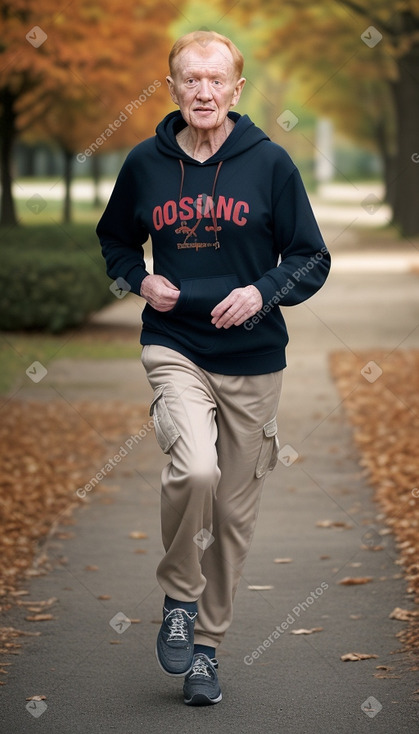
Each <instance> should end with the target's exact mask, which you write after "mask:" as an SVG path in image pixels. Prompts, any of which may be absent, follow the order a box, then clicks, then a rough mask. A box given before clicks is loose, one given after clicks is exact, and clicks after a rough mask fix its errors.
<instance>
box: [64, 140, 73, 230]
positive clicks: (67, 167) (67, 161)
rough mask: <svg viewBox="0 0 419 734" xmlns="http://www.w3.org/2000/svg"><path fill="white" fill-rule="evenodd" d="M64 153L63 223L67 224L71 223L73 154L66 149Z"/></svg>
mask: <svg viewBox="0 0 419 734" xmlns="http://www.w3.org/2000/svg"><path fill="white" fill-rule="evenodd" d="M63 153H64V187H65V191H64V209H63V222H64V224H69V223H70V222H71V182H72V178H73V153H72V151H70V150H67V149H66V148H64V149H63Z"/></svg>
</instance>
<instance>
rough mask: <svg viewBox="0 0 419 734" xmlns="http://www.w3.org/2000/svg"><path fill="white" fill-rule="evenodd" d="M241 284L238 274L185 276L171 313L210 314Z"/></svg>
mask: <svg viewBox="0 0 419 734" xmlns="http://www.w3.org/2000/svg"><path fill="white" fill-rule="evenodd" d="M239 286H240V282H239V279H238V277H237V275H211V276H208V277H206V278H183V279H182V280H181V281H180V295H179V298H178V300H177V303H176V306H175V307H174V308H173V309H172V310H171V311H170V313H171V314H173V315H174V314H180V313H185V314H186V313H190V314H191V315H201V316H208V319H209V321H210V323H211V317H210V314H211V311H212V309H213V308H214V306H216V305H217V303H219V302H220V301H222V300H223V298H225V297H226V296H228V294H229V293H231V291H232V290H233V289H234V288H238V287H239Z"/></svg>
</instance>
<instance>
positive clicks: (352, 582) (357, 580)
mask: <svg viewBox="0 0 419 734" xmlns="http://www.w3.org/2000/svg"><path fill="white" fill-rule="evenodd" d="M370 581H372V576H345V578H344V579H341V580H340V581H338V582H337V583H338V584H341V586H357V585H358V584H369V583H370Z"/></svg>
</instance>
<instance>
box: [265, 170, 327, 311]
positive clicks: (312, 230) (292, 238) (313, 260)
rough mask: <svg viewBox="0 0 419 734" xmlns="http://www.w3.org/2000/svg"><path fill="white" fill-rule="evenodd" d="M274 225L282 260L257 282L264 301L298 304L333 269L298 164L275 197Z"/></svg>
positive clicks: (268, 302) (288, 304) (308, 295)
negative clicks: (297, 167)
mask: <svg viewBox="0 0 419 734" xmlns="http://www.w3.org/2000/svg"><path fill="white" fill-rule="evenodd" d="M273 225H274V238H275V242H276V243H277V245H278V247H279V250H280V254H281V259H280V263H279V264H278V266H277V267H275V268H272V269H271V270H268V271H267V272H266V273H264V274H263V276H262V277H261V278H259V280H257V281H256V282H254V283H253V285H254V286H256V288H257V289H258V290H259V291H260V292H261V294H262V298H263V305H266V304H269V305H272V304H278V305H281V306H294V305H295V304H297V303H302V302H303V301H305V300H306V299H307V298H310V296H312V295H314V293H316V292H317V291H318V290H319V289H320V288H321V287H322V285H323V283H324V282H325V280H326V278H327V276H328V273H329V269H330V254H329V252H328V250H327V247H326V245H325V243H324V240H323V237H322V235H321V233H320V230H319V227H318V225H317V222H316V220H315V217H314V214H313V211H312V209H311V206H310V202H309V200H308V197H307V194H306V191H305V188H304V184H303V182H302V180H301V176H300V174H299V172H298V170H297V169H296V168H294V171H293V173H292V174H291V175H290V176H289V178H288V180H287V182H286V183H285V185H284V187H283V189H282V191H281V193H280V195H279V197H277V200H276V202H275V200H274V207H273Z"/></svg>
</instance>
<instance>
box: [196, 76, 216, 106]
mask: <svg viewBox="0 0 419 734" xmlns="http://www.w3.org/2000/svg"><path fill="white" fill-rule="evenodd" d="M197 96H198V97H199V99H202V100H203V101H204V100H209V99H212V89H211V84H210V83H209V81H207V80H206V79H202V81H201V83H200V85H199V90H198V95H197Z"/></svg>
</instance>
